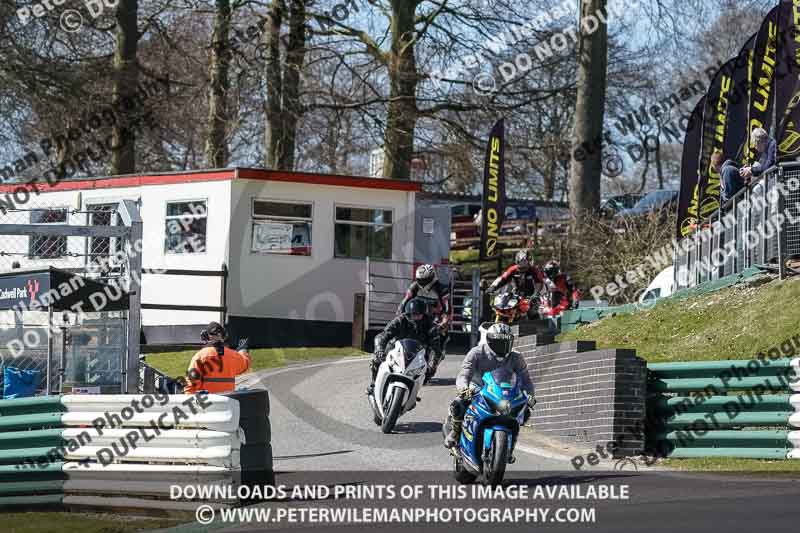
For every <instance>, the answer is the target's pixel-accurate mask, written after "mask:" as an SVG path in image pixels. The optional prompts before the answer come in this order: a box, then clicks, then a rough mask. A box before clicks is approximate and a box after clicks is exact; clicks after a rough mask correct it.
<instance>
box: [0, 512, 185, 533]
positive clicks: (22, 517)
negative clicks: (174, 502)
mask: <svg viewBox="0 0 800 533" xmlns="http://www.w3.org/2000/svg"><path fill="white" fill-rule="evenodd" d="M0 520H2V523H3V528H2V529H3V531H6V532H8V533H134V532H136V531H151V530H154V529H163V528H167V527H172V526H175V525H178V524H180V523H181V521H180V520H173V519H167V518H138V517H129V516H126V517H120V516H111V515H98V514H88V513H61V512H55V511H54V512H50V513H48V512H31V513H3V514H0Z"/></svg>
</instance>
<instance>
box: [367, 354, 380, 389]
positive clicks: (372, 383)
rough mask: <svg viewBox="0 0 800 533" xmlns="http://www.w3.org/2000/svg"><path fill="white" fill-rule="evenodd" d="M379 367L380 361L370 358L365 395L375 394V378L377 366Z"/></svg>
mask: <svg viewBox="0 0 800 533" xmlns="http://www.w3.org/2000/svg"><path fill="white" fill-rule="evenodd" d="M379 367H380V363H378V362H377V361H375V360H374V359H373V360H372V363H371V364H370V366H369V370H370V379H369V386H368V387H367V391H366V392H367V396H372V395H373V394H375V378H376V377H378V368H379Z"/></svg>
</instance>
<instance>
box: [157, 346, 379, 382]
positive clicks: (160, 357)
mask: <svg viewBox="0 0 800 533" xmlns="http://www.w3.org/2000/svg"><path fill="white" fill-rule="evenodd" d="M195 353H196V350H184V351H180V352H161V353H149V354H147V364H149V365H150V366H153V367H155V368H156V369H158V370H159V371H161V372H164V373H165V374H167V375H168V376H172V377H177V376H183V375H185V374H186V370H187V369H188V368H189V361H191V359H192V356H193V355H194V354H195ZM363 355H367V354H366V352H362V351H360V350H357V349H356V348H351V347H346V348H258V349H253V350H251V351H250V357H251V359H252V363H251V366H250V370H251V371H253V370H264V369H267V368H279V367H282V366H286V365H289V364H292V363H302V362H305V361H315V360H319V359H328V358H333V357H358V356H363Z"/></svg>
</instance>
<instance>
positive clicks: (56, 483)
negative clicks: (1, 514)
mask: <svg viewBox="0 0 800 533" xmlns="http://www.w3.org/2000/svg"><path fill="white" fill-rule="evenodd" d="M63 492H64V481H63V480H60V479H53V480H47V481H7V482H3V483H0V496H26V495H35V494H60V493H63Z"/></svg>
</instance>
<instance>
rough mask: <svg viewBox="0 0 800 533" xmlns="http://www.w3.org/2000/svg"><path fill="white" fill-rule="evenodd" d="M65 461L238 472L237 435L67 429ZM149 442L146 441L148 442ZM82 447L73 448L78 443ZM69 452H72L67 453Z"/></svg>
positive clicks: (171, 431)
mask: <svg viewBox="0 0 800 533" xmlns="http://www.w3.org/2000/svg"><path fill="white" fill-rule="evenodd" d="M63 437H64V439H66V440H67V441H68V442H72V443H73V446H67V449H66V459H67V460H70V461H81V460H87V459H88V460H90V461H97V462H100V463H102V464H110V463H119V462H142V461H148V462H158V463H194V464H204V465H211V466H221V467H225V468H239V450H240V448H241V441H240V439H239V434H238V432H234V433H226V432H221V431H208V430H188V429H177V430H170V431H165V432H162V433H160V434H157V433H156V432H154V431H152V430H148V429H147V428H136V429H132V428H123V429H109V430H101V431H98V430H96V429H88V428H87V429H77V428H76V429H67V430H65V431H64V433H63ZM148 439H149V440H148ZM81 442H83V443H85V444H83V445H82V446H79V447H77V449H75V446H76V445H77V444H79V443H81ZM70 448H72V449H70Z"/></svg>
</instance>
